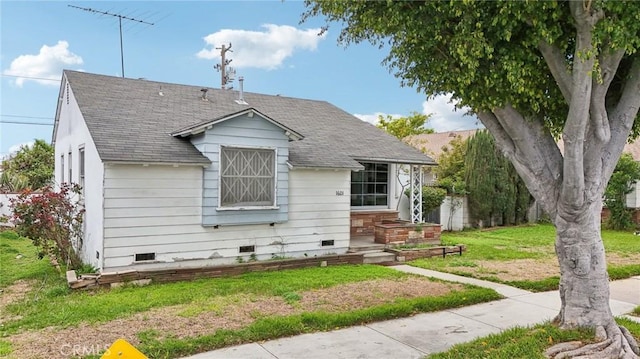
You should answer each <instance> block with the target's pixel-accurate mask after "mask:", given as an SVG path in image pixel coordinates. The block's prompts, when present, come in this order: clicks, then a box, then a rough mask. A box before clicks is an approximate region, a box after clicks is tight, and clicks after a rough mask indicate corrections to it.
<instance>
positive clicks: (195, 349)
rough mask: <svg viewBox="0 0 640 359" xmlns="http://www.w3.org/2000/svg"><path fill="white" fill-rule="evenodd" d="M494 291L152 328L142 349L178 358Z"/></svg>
mask: <svg viewBox="0 0 640 359" xmlns="http://www.w3.org/2000/svg"><path fill="white" fill-rule="evenodd" d="M498 298H499V295H497V294H496V293H495V292H494V291H492V290H488V289H486V288H479V287H473V286H465V288H464V290H462V291H458V292H452V293H449V294H448V295H446V296H442V297H422V298H414V299H398V300H396V301H394V302H393V303H389V304H383V305H379V306H375V307H370V308H364V309H360V310H355V311H351V312H344V313H326V312H311V313H303V314H298V315H291V316H273V317H267V318H261V319H258V320H257V321H255V322H254V323H252V324H251V325H249V326H248V327H245V328H242V329H239V330H217V331H216V332H215V333H212V334H210V335H204V336H199V337H195V338H186V339H177V338H162V336H161V333H158V332H156V331H149V332H145V333H142V334H141V335H139V339H140V341H141V345H139V346H138V349H139V350H140V351H142V352H143V353H145V354H146V355H147V356H149V357H151V358H176V357H180V356H185V355H191V354H194V353H199V352H203V351H208V350H214V349H218V348H222V347H225V346H230V345H236V344H241V343H248V342H256V341H264V340H269V339H274V338H281V337H285V336H292V335H298V334H303V333H310V332H317V331H328V330H334V329H338V328H342V327H348V326H353V325H358V324H363V323H369V322H374V321H380V320H387V319H393V318H399V317H407V316H410V315H413V314H416V313H421V312H430V311H437V310H443V309H447V308H455V307H461V306H465V305H470V304H473V303H481V302H486V301H490V300H495V299H498Z"/></svg>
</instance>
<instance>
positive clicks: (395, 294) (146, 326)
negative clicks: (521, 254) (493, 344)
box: [5, 277, 462, 359]
mask: <svg viewBox="0 0 640 359" xmlns="http://www.w3.org/2000/svg"><path fill="white" fill-rule="evenodd" d="M461 288H462V286H461V285H459V284H450V283H441V282H434V281H431V280H429V279H428V278H420V277H407V278H403V279H396V280H393V279H380V280H372V281H364V282H358V283H349V284H344V285H338V286H334V287H330V288H323V289H317V290H310V291H305V292H299V293H291V295H289V296H288V298H289V302H287V301H285V299H284V298H283V297H259V296H250V295H234V296H229V297H220V298H213V299H212V300H211V301H208V302H206V303H192V304H188V305H179V306H171V307H163V308H158V309H153V310H150V311H147V312H144V313H138V314H135V315H133V316H131V317H128V318H124V319H118V320H113V321H110V322H107V323H101V324H96V325H91V324H86V323H83V324H81V325H79V326H77V327H72V328H64V329H61V328H45V329H43V330H38V331H29V332H24V333H20V334H16V335H13V336H11V337H9V338H5V339H8V340H9V341H11V343H12V347H13V354H14V355H15V356H16V357H18V358H24V359H32V358H71V357H73V356H74V355H76V356H82V355H87V354H98V353H99V352H100V351H102V350H104V349H105V348H107V347H108V346H109V345H110V344H111V343H113V342H114V341H115V340H116V339H118V338H124V339H126V340H127V341H129V342H130V343H132V344H134V345H136V344H139V340H138V337H137V334H138V333H140V332H143V331H148V330H155V331H156V332H157V333H159V334H160V336H161V337H168V336H172V337H178V338H184V337H195V336H200V335H204V334H211V333H214V332H215V331H216V330H218V329H239V328H242V327H246V326H247V325H249V324H251V323H252V322H254V321H255V320H256V319H257V318H260V317H265V316H272V315H283V316H284V315H292V314H298V313H303V312H314V311H320V310H321V311H325V312H344V311H350V310H354V309H359V308H367V307H371V306H375V305H379V304H384V303H390V302H393V301H394V300H396V299H398V298H416V297H426V296H441V295H445V294H447V293H449V292H451V291H454V290H459V289H461Z"/></svg>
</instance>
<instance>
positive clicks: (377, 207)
mask: <svg viewBox="0 0 640 359" xmlns="http://www.w3.org/2000/svg"><path fill="white" fill-rule="evenodd" d="M365 163H380V164H386V165H387V204H386V205H369V206H353V205H351V210H352V211H371V210H381V209H389V208H390V207H389V206H390V205H391V180H392V173H391V172H392V171H391V169H392V168H391V167H392V166H391V163H388V162H376V161H362V162H360V164H362V165H364V164H365ZM362 172H364V170H362ZM352 176H353V174H352ZM352 183H353V181H351V180H350V181H349V203H351V195H352V194H353V193H351V184H352ZM403 195H404V194H403Z"/></svg>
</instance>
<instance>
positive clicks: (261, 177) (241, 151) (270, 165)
mask: <svg viewBox="0 0 640 359" xmlns="http://www.w3.org/2000/svg"><path fill="white" fill-rule="evenodd" d="M275 192H276V151H275V150H273V149H256V148H239V147H227V146H223V147H221V149H220V206H221V207H223V208H224V207H273V206H275V205H276V196H275Z"/></svg>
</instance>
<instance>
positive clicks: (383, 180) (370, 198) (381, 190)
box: [351, 162, 389, 207]
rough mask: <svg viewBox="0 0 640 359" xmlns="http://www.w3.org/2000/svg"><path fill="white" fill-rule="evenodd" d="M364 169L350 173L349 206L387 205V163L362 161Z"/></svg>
mask: <svg viewBox="0 0 640 359" xmlns="http://www.w3.org/2000/svg"><path fill="white" fill-rule="evenodd" d="M362 165H363V166H364V171H358V172H352V173H351V206H352V207H368V206H369V207H370V206H378V207H380V206H384V207H386V206H387V203H388V197H389V165H388V164H386V163H373V162H364V163H362Z"/></svg>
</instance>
